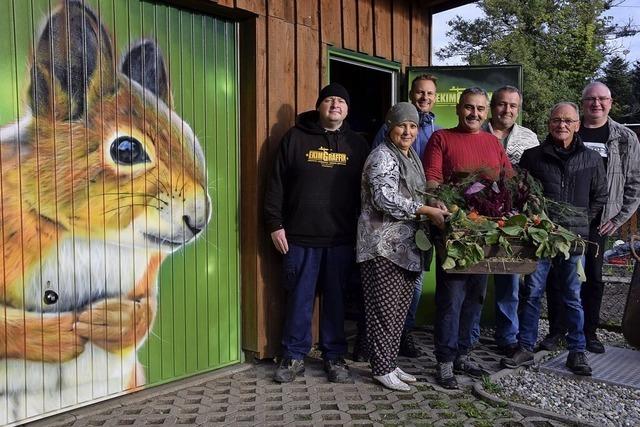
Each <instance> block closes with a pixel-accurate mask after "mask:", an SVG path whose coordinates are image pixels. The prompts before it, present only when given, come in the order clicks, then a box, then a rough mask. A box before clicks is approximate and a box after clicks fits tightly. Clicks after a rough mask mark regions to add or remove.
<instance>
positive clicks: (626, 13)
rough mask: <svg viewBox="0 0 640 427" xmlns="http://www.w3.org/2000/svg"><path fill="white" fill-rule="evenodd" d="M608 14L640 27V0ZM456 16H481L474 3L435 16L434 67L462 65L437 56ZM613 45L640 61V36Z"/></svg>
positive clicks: (626, 0)
mask: <svg viewBox="0 0 640 427" xmlns="http://www.w3.org/2000/svg"><path fill="white" fill-rule="evenodd" d="M606 14H607V15H610V16H613V17H614V20H615V22H619V23H626V22H627V21H628V20H629V18H631V19H632V20H633V23H634V25H636V26H640V0H624V1H621V2H620V4H619V5H618V6H616V7H614V8H613V9H611V10H609V11H608V12H607V13H606ZM456 15H460V16H462V17H464V18H469V19H472V18H477V17H479V16H480V10H479V9H478V8H477V7H476V5H475V4H474V3H472V4H468V5H466V6H462V7H458V8H456V9H451V10H448V11H446V12H442V13H438V14H435V15H433V40H432V43H433V52H434V54H433V58H432V61H433V65H460V64H462V62H461V59H460V58H449V59H447V60H445V61H442V60H440V59H438V57H437V56H436V55H435V52H436V51H437V50H438V49H440V48H441V47H443V46H445V45H446V44H447V37H446V32H447V30H448V26H447V21H449V20H451V19H453V18H454V17H455V16H456ZM613 44H614V46H615V47H617V48H619V52H620V53H621V54H623V53H626V59H627V61H629V63H633V61H635V60H637V59H640V35H637V36H635V37H627V38H625V39H620V40H616V41H614V42H613ZM627 51H628V52H627Z"/></svg>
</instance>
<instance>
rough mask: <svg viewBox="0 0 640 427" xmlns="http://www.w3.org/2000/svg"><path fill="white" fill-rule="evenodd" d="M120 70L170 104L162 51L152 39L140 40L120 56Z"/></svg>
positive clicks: (169, 92) (167, 79)
mask: <svg viewBox="0 0 640 427" xmlns="http://www.w3.org/2000/svg"><path fill="white" fill-rule="evenodd" d="M120 70H121V71H122V73H123V74H125V75H126V76H128V77H129V78H130V79H131V80H133V81H135V82H136V83H139V84H140V85H141V86H143V87H144V88H145V89H148V90H150V91H151V92H153V93H154V94H155V95H156V96H157V97H159V98H160V99H162V100H163V101H164V102H165V104H167V105H171V91H170V89H169V78H168V75H167V68H166V65H165V62H164V58H163V56H162V51H160V49H159V48H158V45H157V44H156V43H155V42H154V41H153V40H141V41H139V42H138V43H136V44H135V45H133V46H132V47H131V49H129V52H127V53H126V54H125V55H124V57H123V58H122V65H121V67H120Z"/></svg>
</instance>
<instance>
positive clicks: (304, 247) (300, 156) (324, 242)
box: [265, 83, 368, 383]
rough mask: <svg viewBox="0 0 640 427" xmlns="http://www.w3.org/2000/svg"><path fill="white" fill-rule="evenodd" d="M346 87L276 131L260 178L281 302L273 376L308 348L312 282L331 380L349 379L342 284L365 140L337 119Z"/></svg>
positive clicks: (298, 364) (350, 256)
mask: <svg viewBox="0 0 640 427" xmlns="http://www.w3.org/2000/svg"><path fill="white" fill-rule="evenodd" d="M348 112H349V94H348V93H347V91H346V89H345V88H344V87H342V86H341V85H339V84H337V83H332V84H330V85H328V86H326V87H324V88H323V89H322V90H321V91H320V95H319V96H318V100H317V102H316V110H314V111H307V112H305V113H302V114H300V115H299V116H298V117H297V119H296V124H295V126H294V127H293V128H291V129H290V130H289V131H288V132H287V133H286V134H285V135H284V137H283V138H282V141H281V143H280V150H279V152H278V155H277V158H276V162H275V166H274V168H273V171H272V174H271V177H270V179H269V181H268V183H267V191H266V194H265V220H266V225H267V229H268V231H269V232H270V233H271V239H272V241H273V244H274V246H275V247H276V249H277V250H278V252H280V253H281V254H282V255H283V256H284V259H283V279H282V280H283V286H284V288H285V289H286V291H287V307H286V317H285V323H284V329H283V333H282V353H283V354H282V360H281V361H280V364H279V366H278V368H277V369H276V372H275V375H274V380H275V381H277V382H280V383H284V382H291V381H293V380H294V379H295V378H296V376H297V375H298V374H301V373H303V372H304V361H303V359H304V356H305V355H306V354H307V353H308V352H309V350H311V344H312V342H311V319H312V315H313V303H314V299H315V294H316V288H318V289H320V291H321V293H322V297H323V298H322V305H321V313H320V349H321V351H322V357H323V359H324V369H325V371H326V373H327V378H328V379H329V381H331V382H339V383H345V382H347V383H348V382H353V380H352V379H351V374H350V373H349V370H348V368H347V365H346V364H345V362H344V359H343V355H344V354H345V353H346V352H347V342H346V338H345V335H344V298H343V291H344V288H345V286H346V284H347V282H348V279H349V275H350V273H351V270H352V269H353V268H354V267H353V266H354V262H355V236H356V228H357V221H358V214H359V210H360V179H361V175H362V167H363V165H364V161H365V160H366V157H367V154H368V145H367V142H366V141H365V140H364V138H362V137H360V136H359V135H358V134H356V133H355V132H354V131H352V130H351V129H350V128H349V125H348V124H347V123H346V122H345V121H344V119H345V118H346V117H347V114H348Z"/></svg>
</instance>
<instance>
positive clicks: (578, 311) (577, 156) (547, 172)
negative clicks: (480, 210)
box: [501, 102, 607, 375]
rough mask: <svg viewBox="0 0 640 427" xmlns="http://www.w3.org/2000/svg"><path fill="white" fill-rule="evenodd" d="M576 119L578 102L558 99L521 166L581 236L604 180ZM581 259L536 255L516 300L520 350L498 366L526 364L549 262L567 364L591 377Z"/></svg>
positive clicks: (553, 214)
mask: <svg viewBox="0 0 640 427" xmlns="http://www.w3.org/2000/svg"><path fill="white" fill-rule="evenodd" d="M579 128H580V120H579V116H578V106H577V105H575V104H573V103H570V102H561V103H559V104H557V105H556V106H555V107H554V108H553V109H552V110H551V116H550V118H549V135H548V136H547V138H546V139H545V141H544V142H543V143H542V144H541V145H540V146H538V147H534V148H530V149H528V150H526V151H525V152H524V154H523V155H522V158H521V159H520V166H521V167H522V168H523V169H526V170H528V171H529V173H530V174H531V176H533V177H534V178H537V179H538V180H540V182H541V183H542V186H543V188H544V196H545V197H546V198H547V199H549V200H553V201H555V202H559V203H560V204H567V205H569V206H570V207H571V211H569V212H567V210H565V209H562V206H561V205H560V207H559V208H556V209H551V207H550V208H549V212H548V213H549V217H550V219H551V220H552V221H554V222H556V223H557V224H559V225H562V226H563V227H565V228H568V229H569V230H571V231H573V232H574V233H576V234H578V235H581V236H583V237H588V236H589V224H590V223H591V221H592V220H593V219H594V218H596V217H597V216H598V215H600V212H601V211H602V208H603V206H604V204H605V203H606V201H607V181H606V175H605V171H604V165H603V163H602V160H601V159H600V155H599V154H598V153H596V152H595V151H593V150H589V149H588V148H587V147H585V145H584V143H583V142H582V139H581V138H580V136H579V135H578V129H579ZM581 263H583V256H582V251H581V250H579V249H578V250H576V251H573V252H572V253H571V256H570V257H569V258H568V259H565V258H564V256H563V255H559V256H557V257H555V258H553V259H548V258H545V259H540V260H539V261H538V267H537V269H536V271H534V272H533V273H532V274H529V275H527V276H526V277H525V291H524V294H525V298H524V299H521V300H520V307H519V312H520V316H519V317H520V319H519V320H520V331H519V334H518V341H519V347H520V348H519V349H518V350H517V351H516V352H515V354H513V356H512V357H510V358H504V359H502V361H501V364H502V365H503V366H504V367H507V368H515V367H517V366H522V365H531V364H533V362H534V358H533V347H534V345H535V344H536V339H537V337H538V321H539V319H540V302H541V299H542V295H543V294H544V290H545V286H546V283H547V276H548V274H549V270H550V269H551V266H553V268H554V271H555V279H556V280H558V284H559V288H560V290H561V293H562V302H563V305H564V310H565V313H566V322H567V327H568V330H569V332H568V334H567V347H568V349H569V355H568V357H567V363H566V365H567V367H568V368H569V369H570V370H571V371H572V372H573V373H574V374H577V375H591V367H590V366H589V363H588V362H587V358H586V356H585V348H586V340H585V336H584V332H583V324H584V312H583V309H582V304H581V301H580V287H581V282H580V280H579V278H578V271H579V270H580V265H579V264H581Z"/></svg>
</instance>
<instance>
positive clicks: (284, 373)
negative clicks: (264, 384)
mask: <svg viewBox="0 0 640 427" xmlns="http://www.w3.org/2000/svg"><path fill="white" fill-rule="evenodd" d="M301 374H304V360H299V359H282V360H281V361H280V364H279V365H278V368H277V369H276V372H275V374H273V380H274V381H275V382H278V383H290V382H292V381H293V380H295V379H296V376H298V375H301Z"/></svg>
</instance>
